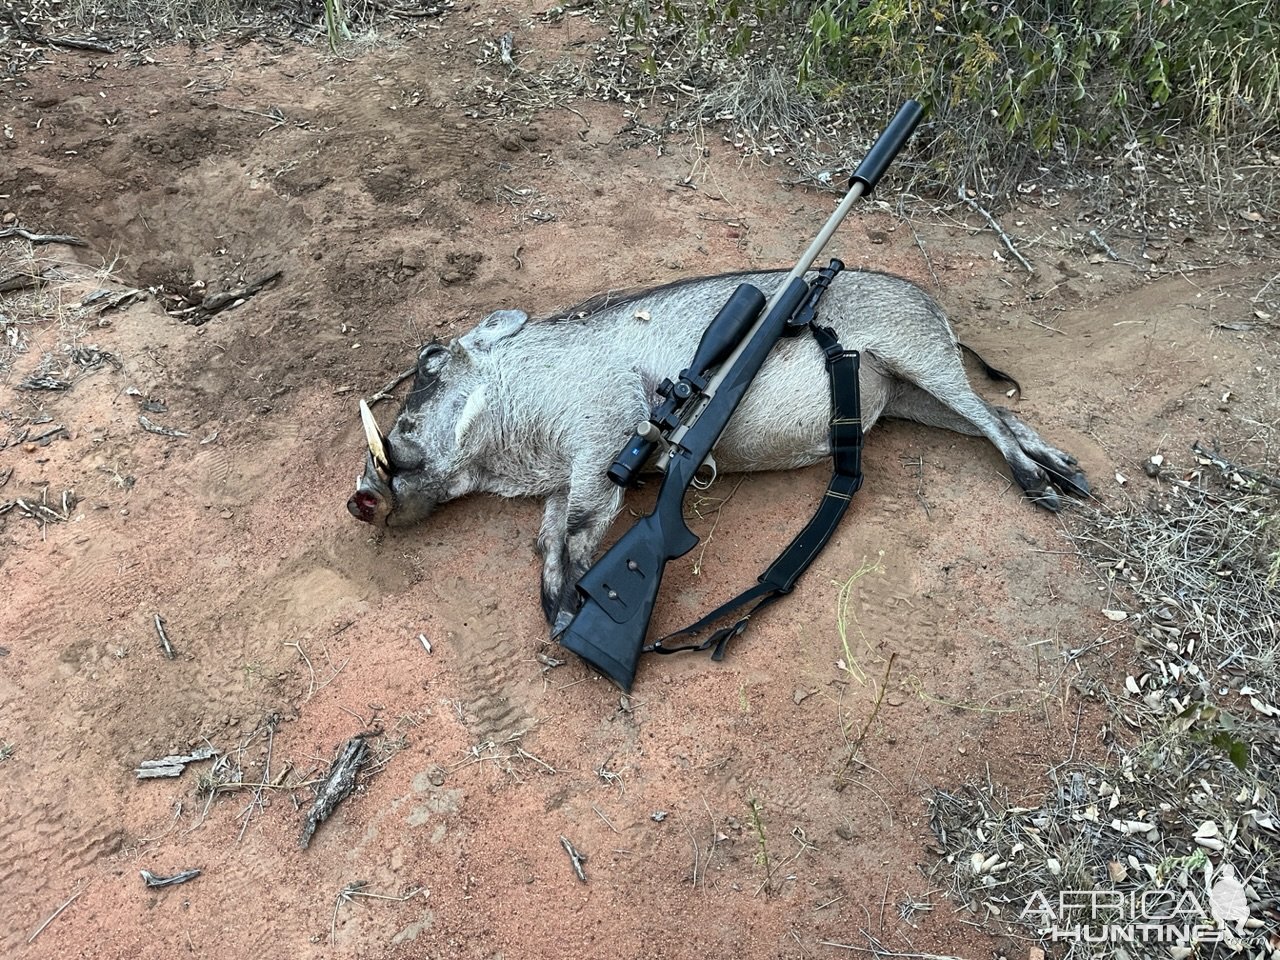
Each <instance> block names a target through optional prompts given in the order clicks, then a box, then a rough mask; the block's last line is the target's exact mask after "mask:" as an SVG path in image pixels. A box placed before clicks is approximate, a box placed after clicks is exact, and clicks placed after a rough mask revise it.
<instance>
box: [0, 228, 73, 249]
mask: <svg viewBox="0 0 1280 960" xmlns="http://www.w3.org/2000/svg"><path fill="white" fill-rule="evenodd" d="M9 237H21V238H22V239H23V240H26V241H27V242H28V243H33V244H37V245H39V244H42V243H65V244H66V245H67V246H69V247H87V246H88V244H87V243H85V242H84V241H83V240H81V239H80V238H79V237H69V236H67V235H65V234H60V233H32V232H31V231H30V230H24V229H23V228H22V227H5V228H4V229H3V230H0V240H7V239H8V238H9Z"/></svg>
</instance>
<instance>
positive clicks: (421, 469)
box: [347, 310, 528, 527]
mask: <svg viewBox="0 0 1280 960" xmlns="http://www.w3.org/2000/svg"><path fill="white" fill-rule="evenodd" d="M527 319H528V317H527V316H526V315H525V314H524V313H523V312H521V311H519V310H501V311H499V312H498V313H494V314H491V315H490V316H488V317H487V318H485V320H484V321H483V322H482V323H481V324H480V325H479V326H477V327H476V328H475V329H474V330H472V331H471V332H470V333H468V334H466V335H465V336H463V337H461V338H459V339H457V340H454V341H453V342H452V343H449V344H447V345H445V344H440V343H431V344H428V345H427V346H425V347H423V348H422V351H421V352H420V353H419V354H418V365H417V372H416V374H415V375H414V379H413V389H412V390H410V391H409V396H408V397H407V398H406V399H405V402H404V406H403V407H402V408H401V409H400V412H399V414H397V415H396V419H395V423H394V424H393V425H392V427H391V430H390V432H389V433H388V434H386V435H384V434H383V433H382V431H381V430H380V429H379V428H378V423H377V421H376V420H375V419H374V416H373V413H372V412H371V411H370V410H369V405H368V404H367V403H365V402H364V401H363V400H361V401H360V418H361V420H362V421H363V422H364V431H365V439H366V440H367V441H368V446H369V449H368V453H367V454H366V456H365V465H364V474H363V475H362V476H361V477H360V478H359V479H358V480H357V481H356V492H355V493H354V494H352V495H351V498H350V499H349V500H348V501H347V510H349V511H350V512H351V515H352V516H353V517H355V518H356V519H357V520H363V521H365V522H366V523H373V524H378V525H385V526H393V527H400V526H408V525H410V524H413V523H417V522H418V521H420V520H422V519H424V518H425V517H426V516H427V515H428V514H430V513H431V511H432V510H434V509H435V507H436V505H437V504H439V503H443V502H444V501H446V500H452V499H454V498H456V497H460V496H462V495H463V494H466V493H468V492H470V491H471V490H473V489H474V488H475V477H474V476H473V465H472V460H471V456H470V452H469V448H468V444H467V435H468V431H469V430H470V428H471V427H472V426H473V425H474V424H475V423H476V420H477V418H478V417H479V416H480V414H481V413H482V412H483V411H484V410H485V383H486V379H487V375H486V373H485V371H484V369H483V364H482V363H480V362H479V361H480V360H481V359H482V358H481V355H482V354H483V353H485V352H487V351H488V349H489V347H490V346H491V345H492V344H493V343H495V342H496V341H498V340H501V339H503V338H504V337H508V336H510V335H511V334H513V333H515V332H516V331H517V330H519V329H520V328H521V327H522V326H523V325H524V323H525V321H526V320H527Z"/></svg>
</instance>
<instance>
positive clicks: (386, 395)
mask: <svg viewBox="0 0 1280 960" xmlns="http://www.w3.org/2000/svg"><path fill="white" fill-rule="evenodd" d="M417 372H418V365H417V364H414V365H413V366H412V367H410V368H409V369H408V370H406V371H405V372H404V373H400V374H397V375H396V376H394V377H392V378H391V379H390V380H388V381H387V383H386V385H385V386H384V387H383V388H382V389H381V390H379V391H378V392H377V393H375V394H374V395H373V396H372V397H370V398H369V400H368V401H367V402H368V404H369V406H371V407H372V406H373V405H374V404H375V403H379V402H381V401H383V400H390V399H391V398H392V393H391V391H393V390H395V388H396V387H398V386H400V384H402V383H404V382H405V381H406V380H408V379H409V378H410V377H412V376H413V375H414V374H415V373H417Z"/></svg>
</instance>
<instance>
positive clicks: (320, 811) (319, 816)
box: [298, 733, 369, 850]
mask: <svg viewBox="0 0 1280 960" xmlns="http://www.w3.org/2000/svg"><path fill="white" fill-rule="evenodd" d="M368 759H369V746H368V744H366V743H365V734H363V733H358V734H356V735H355V736H354V737H352V738H351V739H350V740H348V741H347V742H346V743H344V744H343V745H342V747H341V748H340V749H339V750H338V756H337V758H336V759H335V760H334V761H333V765H332V766H331V767H329V776H328V777H326V778H325V781H324V783H322V784H321V785H320V789H318V790H317V791H316V800H315V803H313V804H312V805H311V809H310V810H309V811H308V812H307V819H306V822H305V823H303V825H302V835H301V836H300V837H299V838H298V846H300V847H302V849H304V850H305V849H306V848H307V845H308V844H309V843H311V837H312V835H313V834H315V832H316V827H318V826H320V824H322V823H324V821H325V820H328V819H329V817H330V815H331V814H332V813H333V811H334V810H336V809H337V808H338V804H340V803H341V802H342V801H343V800H345V799H347V797H349V796H350V795H351V791H352V790H354V789H355V786H356V775H357V774H358V773H359V772H360V766H361V764H363V763H364V762H365V761H366V760H368Z"/></svg>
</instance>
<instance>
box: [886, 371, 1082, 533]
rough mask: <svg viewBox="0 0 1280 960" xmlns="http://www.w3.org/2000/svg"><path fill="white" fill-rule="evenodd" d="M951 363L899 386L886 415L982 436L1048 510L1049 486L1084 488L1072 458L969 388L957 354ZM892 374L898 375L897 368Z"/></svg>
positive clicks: (1054, 504)
mask: <svg viewBox="0 0 1280 960" xmlns="http://www.w3.org/2000/svg"><path fill="white" fill-rule="evenodd" d="M955 366H956V369H955V370H954V371H952V370H942V371H939V370H937V369H932V370H929V371H926V372H925V376H923V377H921V378H920V379H919V380H918V381H916V382H903V383H900V384H898V385H897V389H896V390H895V392H894V396H893V399H891V400H890V402H889V405H888V406H887V407H886V408H885V415H886V416H890V417H900V418H902V419H905V420H915V421H917V422H918V423H923V424H926V425H928V426H933V427H941V428H943V429H945V430H952V431H954V432H956V433H962V434H965V435H967V436H984V437H986V438H987V439H988V440H990V441H991V442H992V443H993V444H995V446H996V449H998V450H999V451H1000V453H1001V455H1002V456H1003V457H1004V459H1005V462H1007V463H1008V464H1009V469H1010V470H1011V471H1012V473H1013V477H1014V479H1015V480H1016V481H1017V483H1018V486H1020V487H1022V489H1023V490H1025V491H1026V493H1027V495H1028V496H1029V497H1030V498H1031V500H1032V501H1033V502H1034V503H1035V504H1037V505H1038V506H1041V507H1044V508H1045V509H1047V510H1059V509H1061V508H1062V501H1061V499H1060V498H1059V497H1058V495H1057V493H1056V492H1055V491H1054V490H1053V486H1051V484H1052V485H1056V486H1059V487H1061V488H1062V489H1063V490H1064V491H1066V492H1068V493H1077V492H1078V491H1079V490H1080V489H1081V487H1082V485H1083V489H1085V490H1087V489H1088V487H1087V484H1085V483H1084V478H1083V476H1082V475H1081V474H1079V472H1078V471H1076V470H1074V469H1073V468H1072V464H1073V463H1074V460H1071V459H1070V458H1068V457H1067V455H1065V454H1063V453H1062V451H1060V450H1056V449H1054V448H1053V447H1051V446H1049V445H1048V444H1047V443H1045V442H1044V440H1043V439H1041V438H1040V436H1039V434H1037V433H1036V432H1035V431H1034V430H1032V429H1031V428H1030V427H1028V426H1027V425H1026V424H1025V423H1023V422H1022V421H1021V420H1018V419H1017V417H1014V416H1013V414H1012V413H1009V412H1008V411H1005V415H1003V416H1002V415H1001V414H1000V412H999V411H998V410H997V408H995V407H993V406H992V405H991V404H989V403H987V401H985V400H983V399H982V398H981V397H979V396H978V395H977V394H976V393H974V392H973V388H972V387H970V386H969V381H968V379H967V378H966V377H965V375H964V369H963V368H962V367H961V366H960V363H959V358H958V357H957V358H956V364H955ZM894 372H895V373H897V374H898V375H899V376H902V375H903V372H902V371H899V370H895V371H894ZM1014 424H1016V427H1015V426H1014Z"/></svg>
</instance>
